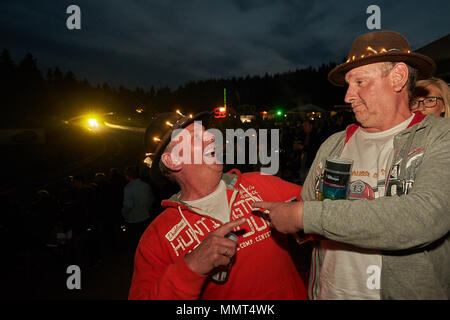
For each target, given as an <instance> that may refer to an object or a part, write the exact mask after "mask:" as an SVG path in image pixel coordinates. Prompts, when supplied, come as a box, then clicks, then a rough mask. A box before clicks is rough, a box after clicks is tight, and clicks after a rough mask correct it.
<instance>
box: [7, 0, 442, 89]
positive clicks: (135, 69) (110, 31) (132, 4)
mask: <svg viewBox="0 0 450 320" xmlns="http://www.w3.org/2000/svg"><path fill="white" fill-rule="evenodd" d="M72 4H76V5H78V6H79V7H80V9H81V30H69V29H68V28H67V27H66V20H67V18H68V17H69V16H70V14H67V13H66V9H67V7H68V6H70V5H72ZM373 4H375V5H378V6H379V7H380V9H381V29H383V30H394V31H398V32H400V33H402V34H403V35H405V36H406V37H407V38H408V40H409V42H410V44H411V47H412V49H413V50H416V49H419V48H421V47H423V46H424V45H427V44H428V43H430V42H432V41H434V40H437V39H439V38H441V37H443V36H445V35H446V34H448V33H449V30H450V27H449V26H450V23H449V16H448V13H449V12H450V2H449V1H448V0H439V1H433V0H431V1H373V0H371V1H365V0H351V1H345V0H340V1H337V0H336V1H333V0H327V1H311V0H308V1H300V0H292V1H287V0H283V1H257V0H245V1H239V0H232V1H225V0H223V1H215V0H192V1H188V0H184V1H168V0H157V1H156V0H155V1H152V0H149V1H145V0H134V1H119V0H108V1H106V0H95V1H79V0H71V1H65V0H62V1H55V0H42V1H25V0H15V1H9V2H8V3H5V1H3V3H2V4H0V8H1V11H0V39H1V41H0V44H1V48H0V49H3V48H6V49H8V50H9V51H10V53H11V55H12V58H13V60H14V61H15V62H16V63H18V62H19V61H20V60H21V59H22V58H23V57H24V56H25V54H26V53H27V52H30V53H32V54H33V56H34V57H35V58H36V59H37V63H38V67H39V68H40V70H41V71H43V73H44V74H45V73H46V71H47V68H49V67H51V68H53V67H56V66H58V67H59V68H60V69H61V70H62V71H63V72H66V71H68V70H71V71H73V72H74V73H75V75H76V76H77V78H78V79H84V78H86V79H87V80H89V81H90V82H91V83H93V84H99V83H100V84H101V83H103V82H108V83H109V84H110V85H113V86H119V85H123V86H125V87H128V88H131V89H134V88H135V87H136V86H140V87H141V88H144V89H145V90H148V89H149V88H150V87H151V86H152V85H154V86H155V88H160V87H163V86H169V87H170V88H171V89H176V88H177V87H178V86H180V85H183V84H185V83H186V82H189V81H193V80H206V79H211V78H216V79H218V78H226V79H230V78H232V77H242V76H247V75H250V76H253V75H264V74H265V73H268V74H275V73H283V72H287V71H290V70H291V71H294V70H295V69H297V68H303V67H307V66H309V65H311V66H313V67H316V66H319V65H320V64H322V63H328V62H341V60H342V59H343V58H344V57H345V56H346V55H347V53H348V50H349V48H350V45H351V42H352V41H353V39H354V38H355V37H356V36H358V35H360V34H362V33H366V32H368V31H370V30H368V29H367V26H366V20H367V19H368V18H369V16H370V14H367V13H366V9H367V7H368V6H369V5H373Z"/></svg>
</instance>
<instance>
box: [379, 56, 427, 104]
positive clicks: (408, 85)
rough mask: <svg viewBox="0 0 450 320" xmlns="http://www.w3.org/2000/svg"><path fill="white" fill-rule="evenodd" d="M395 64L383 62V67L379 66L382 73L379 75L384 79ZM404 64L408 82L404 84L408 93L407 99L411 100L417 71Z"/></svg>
mask: <svg viewBox="0 0 450 320" xmlns="http://www.w3.org/2000/svg"><path fill="white" fill-rule="evenodd" d="M397 63H398V62H389V61H388V62H383V65H382V66H381V72H382V74H381V75H382V76H383V77H386V76H387V75H388V74H389V72H391V70H392V68H394V66H395V65H396V64H397ZM405 64H406V66H407V67H408V81H407V82H406V89H407V91H408V97H409V98H411V97H412V94H413V91H414V87H415V86H416V81H417V74H418V70H417V69H416V68H413V67H411V66H410V65H409V64H407V63H405Z"/></svg>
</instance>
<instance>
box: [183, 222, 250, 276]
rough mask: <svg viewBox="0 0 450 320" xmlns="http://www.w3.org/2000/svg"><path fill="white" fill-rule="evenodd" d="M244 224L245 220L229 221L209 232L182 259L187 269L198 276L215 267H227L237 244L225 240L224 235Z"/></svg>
mask: <svg viewBox="0 0 450 320" xmlns="http://www.w3.org/2000/svg"><path fill="white" fill-rule="evenodd" d="M245 222H246V219H245V218H243V219H239V220H234V221H230V222H228V223H225V224H224V225H223V226H221V227H220V228H218V229H216V230H214V231H213V232H211V233H210V234H209V235H208V236H207V237H206V238H205V239H204V240H203V241H202V242H201V243H200V245H199V246H198V247H197V248H195V249H194V250H193V251H192V252H190V253H188V254H187V255H186V256H185V257H184V259H185V260H186V264H187V265H188V267H189V268H190V269H191V270H192V271H194V272H197V273H198V274H208V273H210V272H211V270H213V269H214V268H216V267H219V266H226V265H228V264H229V263H230V261H231V258H232V257H233V256H234V255H235V253H236V249H237V243H236V242H234V241H233V240H230V239H227V238H225V235H226V234H227V233H229V232H231V231H232V230H233V229H234V228H236V227H238V226H240V225H242V224H244V223H245Z"/></svg>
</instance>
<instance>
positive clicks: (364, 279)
mask: <svg viewBox="0 0 450 320" xmlns="http://www.w3.org/2000/svg"><path fill="white" fill-rule="evenodd" d="M434 69H435V63H434V62H433V61H432V60H431V59H430V58H429V57H426V56H424V55H421V54H418V53H414V52H411V49H410V47H409V44H408V41H407V40H406V39H405V38H404V37H403V36H402V35H400V34H399V33H396V32H392V31H377V32H371V33H367V34H364V35H361V36H360V37H358V38H357V39H356V40H355V41H354V42H353V45H352V48H351V49H350V54H349V58H348V60H347V61H346V62H345V63H342V64H340V65H338V66H337V67H336V68H334V69H333V70H332V71H331V72H330V73H329V75H328V79H329V81H330V82H331V83H333V84H335V85H344V84H347V86H348V88H347V93H346V95H345V101H346V102H347V103H349V104H351V106H352V109H353V112H354V114H355V117H356V120H357V122H358V123H359V124H358V125H356V124H354V125H350V126H348V127H347V129H346V130H345V131H343V132H339V133H336V134H334V135H332V136H330V137H329V138H328V139H327V140H326V141H325V142H324V143H323V144H322V145H321V147H320V149H319V151H318V153H317V155H316V158H315V160H314V162H313V164H312V167H311V170H310V172H309V174H308V176H307V178H306V180H305V183H304V185H303V190H302V195H301V198H302V201H300V202H296V203H288V204H286V203H267V202H261V203H255V204H254V207H255V208H262V209H266V210H270V214H269V216H270V218H271V221H272V224H273V226H274V227H275V228H276V229H277V230H279V231H280V232H283V233H293V232H297V231H299V230H303V231H304V232H305V233H306V234H313V235H315V238H316V241H315V245H314V250H313V253H312V263H311V270H310V280H309V288H308V294H309V297H310V298H311V299H449V298H450V267H449V266H450V233H449V230H450V214H449V208H450V197H449V194H450V184H449V183H448V181H449V179H450V171H449V170H448V168H449V167H450V156H449V150H450V123H449V122H448V119H444V118H438V117H435V116H431V115H428V116H424V115H423V114H422V113H421V112H419V111H417V112H414V113H412V112H411V110H410V109H409V98H410V95H411V92H412V89H413V88H414V81H415V77H416V76H418V77H419V78H428V77H430V76H431V75H432V73H433V72H434ZM329 157H335V158H341V159H350V160H352V161H353V167H352V176H351V178H350V183H349V196H348V198H349V199H348V200H329V199H326V200H323V201H316V200H319V198H318V196H319V194H320V191H321V190H320V185H321V181H322V174H323V169H324V165H325V162H326V159H327V158H329Z"/></svg>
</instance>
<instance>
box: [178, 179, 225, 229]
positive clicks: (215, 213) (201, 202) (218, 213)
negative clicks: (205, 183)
mask: <svg viewBox="0 0 450 320" xmlns="http://www.w3.org/2000/svg"><path fill="white" fill-rule="evenodd" d="M184 202H185V203H187V204H189V205H191V206H193V207H197V208H200V209H202V210H203V211H206V212H208V213H209V215H210V216H211V217H213V218H215V219H217V220H219V221H221V222H222V223H227V222H229V221H230V212H229V207H228V198H227V188H226V185H225V182H223V180H220V183H219V186H218V187H217V189H216V190H215V191H214V192H212V193H210V194H208V195H207V196H206V197H203V198H200V199H197V200H190V201H184Z"/></svg>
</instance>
